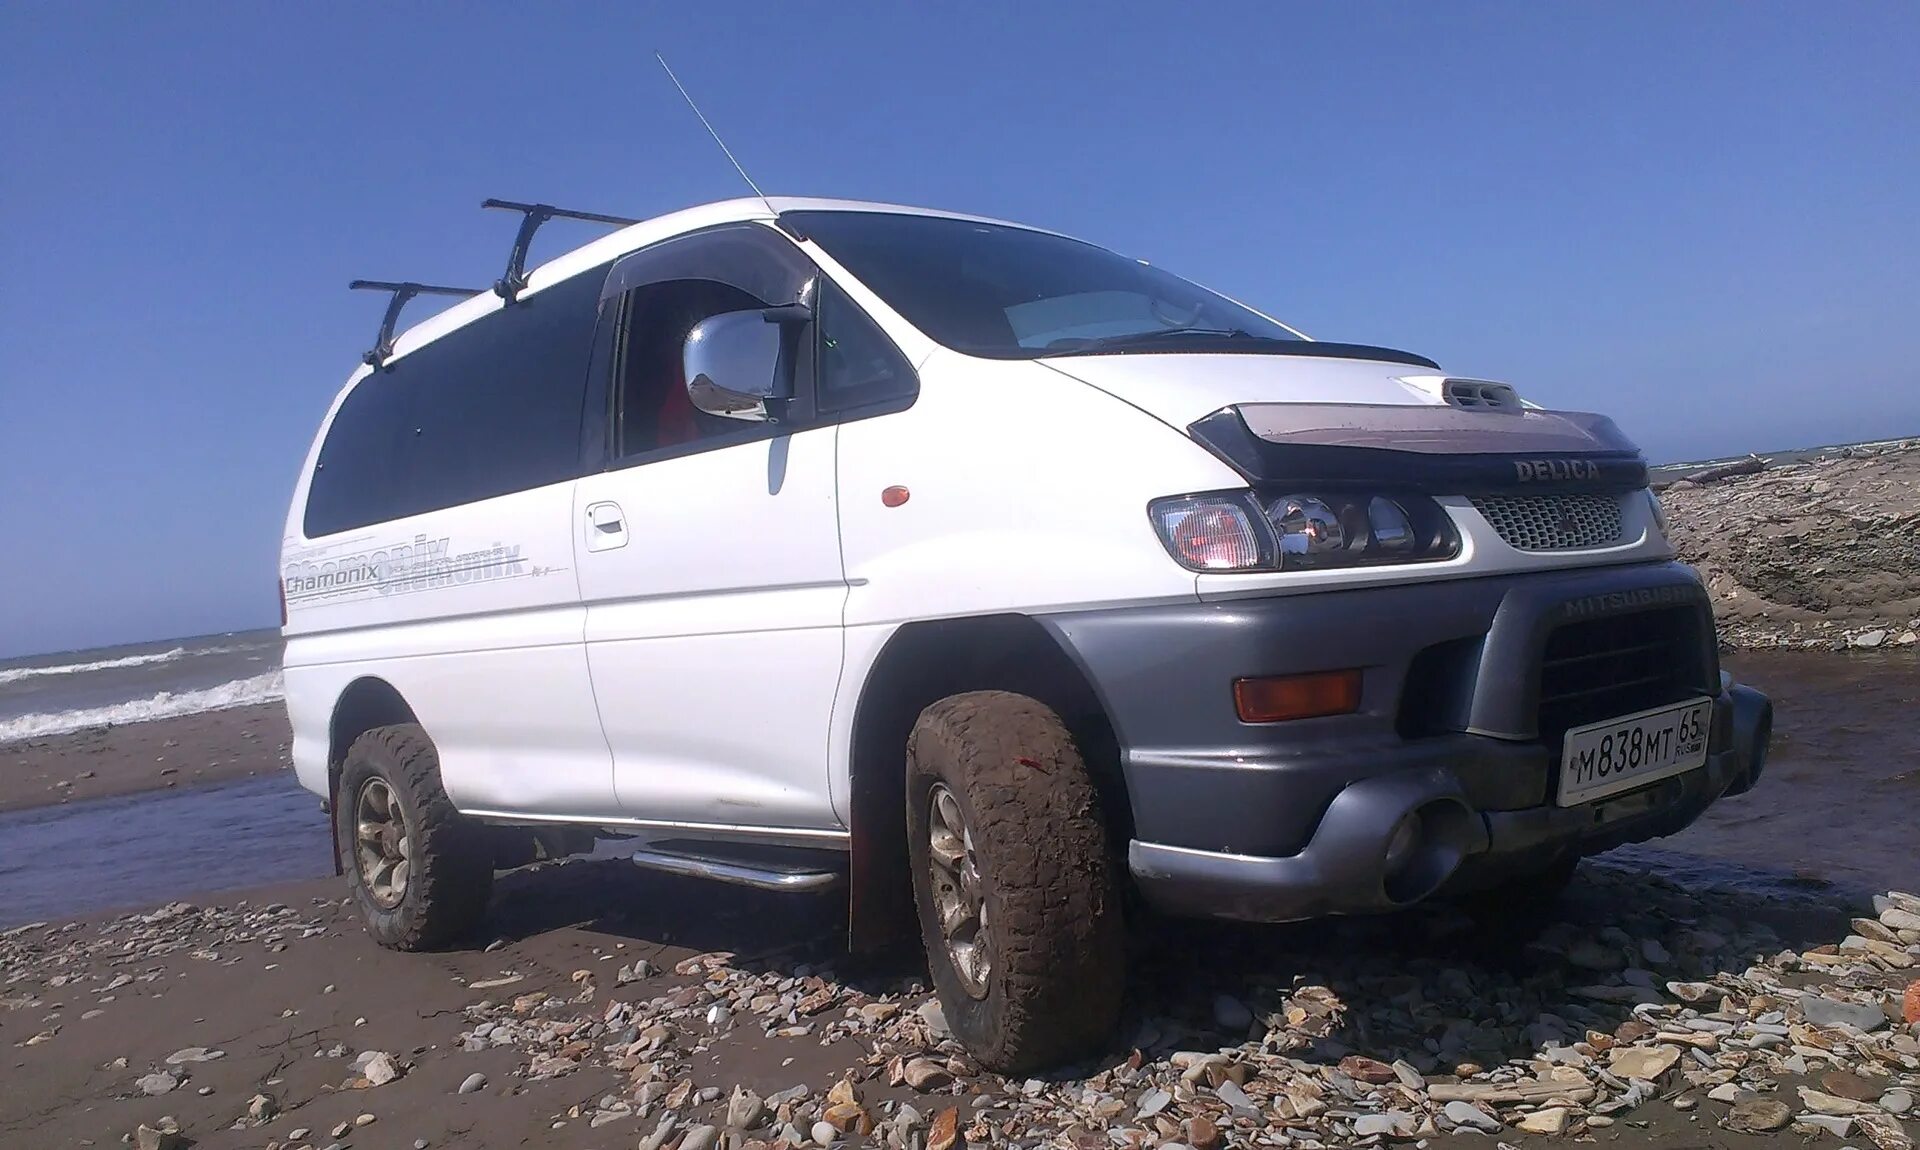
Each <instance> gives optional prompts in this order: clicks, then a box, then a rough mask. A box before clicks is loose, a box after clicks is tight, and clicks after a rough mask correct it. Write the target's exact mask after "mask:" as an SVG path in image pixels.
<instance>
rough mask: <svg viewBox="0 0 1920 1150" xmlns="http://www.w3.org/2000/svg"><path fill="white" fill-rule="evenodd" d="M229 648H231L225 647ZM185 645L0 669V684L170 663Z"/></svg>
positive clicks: (184, 651)
mask: <svg viewBox="0 0 1920 1150" xmlns="http://www.w3.org/2000/svg"><path fill="white" fill-rule="evenodd" d="M227 649H228V650H231V648H227ZM213 653H214V652H213V651H196V652H195V654H198V655H211V654H213ZM186 655H187V649H186V648H185V647H175V648H174V649H173V650H171V651H159V652H156V653H154V654H151V655H126V656H123V657H121V658H118V659H101V660H100V661H98V662H95V663H61V664H59V665H58V666H54V667H12V668H9V669H7V670H5V671H0V686H5V685H6V684H8V683H17V682H19V681H20V680H21V679H37V678H39V677H41V676H42V675H83V674H85V673H86V672H88V671H111V670H113V669H114V668H116V667H144V666H146V665H147V664H149V663H171V662H173V661H174V660H175V659H184V658H186Z"/></svg>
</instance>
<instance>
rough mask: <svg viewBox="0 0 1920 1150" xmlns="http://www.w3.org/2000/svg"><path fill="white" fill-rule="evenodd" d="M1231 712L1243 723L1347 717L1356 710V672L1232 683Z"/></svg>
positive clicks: (1358, 685)
mask: <svg viewBox="0 0 1920 1150" xmlns="http://www.w3.org/2000/svg"><path fill="white" fill-rule="evenodd" d="M1233 709H1234V710H1235V711H1237V712H1239V715H1240V721H1241V722H1243V723H1281V722H1285V721H1286V720H1288V719H1317V718H1321V717H1323V716H1326V715H1351V714H1352V713H1353V712H1355V711H1357V710H1359V709H1360V672H1359V671H1358V670H1352V671H1315V672H1313V673H1312V674H1309V675H1276V676H1272V677H1270V678H1262V679H1235V680H1234V682H1233Z"/></svg>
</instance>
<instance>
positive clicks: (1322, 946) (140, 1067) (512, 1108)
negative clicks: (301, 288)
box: [0, 862, 1920, 1150]
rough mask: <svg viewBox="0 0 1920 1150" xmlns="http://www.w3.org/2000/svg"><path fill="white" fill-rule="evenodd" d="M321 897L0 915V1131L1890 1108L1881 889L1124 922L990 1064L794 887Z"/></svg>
mask: <svg viewBox="0 0 1920 1150" xmlns="http://www.w3.org/2000/svg"><path fill="white" fill-rule="evenodd" d="M333 889H335V888H333V887H332V886H331V884H317V885H316V884H308V885H307V886H306V887H302V888H299V889H295V890H289V891H286V892H276V893H280V894H282V895H283V897H281V898H280V899H279V900H277V901H275V900H273V899H272V897H271V896H269V898H268V899H267V900H262V899H259V898H251V899H247V900H244V901H237V902H214V903H208V904H203V905H195V904H188V903H180V904H174V905H170V906H167V907H163V908H161V909H159V910H157V911H152V912H148V913H143V914H135V915H126V916H121V917H117V918H112V919H108V920H105V921H100V922H95V923H88V924H80V925H67V926H48V925H41V924H33V925H28V926H23V927H19V928H15V929H13V930H9V931H7V932H5V934H4V935H0V1040H4V1042H5V1043H6V1054H5V1059H6V1072H5V1080H6V1082H7V1084H8V1088H7V1089H6V1090H5V1091H0V1143H4V1144H6V1145H18V1146H23V1147H25V1146H33V1147H39V1146H65V1145H102V1144H113V1143H117V1142H119V1141H121V1140H122V1139H123V1136H124V1139H125V1140H126V1141H128V1142H131V1143H133V1144H136V1145H138V1146H142V1147H149V1148H151V1147H177V1146H184V1145H189V1144H190V1145H194V1146H204V1147H250V1148H253V1150H260V1148H262V1147H265V1148H281V1150H286V1148H295V1147H306V1146H311V1147H314V1148H315V1150H320V1148H324V1147H340V1148H346V1147H376V1146H396V1147H406V1146H411V1147H424V1146H462V1147H465V1146H475V1147H487V1146H524V1145H541V1146H565V1147H636V1146H637V1147H641V1148H644V1150H710V1148H714V1147H736V1148H742V1150H744V1148H747V1147H755V1148H772V1147H778V1146H782V1145H784V1146H786V1147H791V1148H799V1147H825V1146H840V1145H845V1146H882V1145H884V1146H892V1147H900V1148H904V1150H952V1148H953V1147H957V1146H974V1147H986V1146H1008V1147H1014V1146H1019V1147H1038V1146H1057V1147H1068V1148H1073V1150H1116V1148H1117V1150H1134V1148H1146V1147H1161V1148H1178V1147H1183V1146H1184V1147H1191V1148H1193V1150H1216V1148H1218V1147H1224V1146H1274V1147H1293V1148H1298V1150H1312V1148H1315V1147H1350V1146H1367V1147H1372V1146H1385V1145H1393V1144H1401V1143H1410V1144H1416V1145H1418V1144H1423V1143H1426V1144H1432V1145H1438V1146H1447V1145H1456V1144H1457V1145H1484V1146H1493V1145H1495V1144H1496V1143H1497V1144H1506V1145H1514V1146H1528V1145H1545V1144H1549V1143H1554V1142H1557V1141H1563V1140H1574V1141H1579V1142H1599V1143H1603V1144H1608V1145H1616V1144H1617V1145H1638V1146H1677V1145H1686V1146H1689V1147H1737V1146H1757V1145H1764V1144H1767V1142H1768V1140H1769V1139H1772V1138H1775V1137H1782V1136H1786V1135H1794V1136H1797V1137H1799V1138H1804V1139H1818V1140H1820V1141H1822V1142H1823V1143H1825V1144H1828V1145H1833V1146H1836V1147H1838V1146H1841V1145H1851V1146H1855V1147H1857V1148H1860V1150H1865V1148H1866V1147H1874V1148H1877V1150H1908V1148H1910V1147H1911V1146H1912V1145H1913V1143H1912V1140H1911V1133H1910V1128H1911V1127H1912V1125H1913V1124H1914V1123H1915V1122H1916V1121H1920V1112H1916V1110H1915V1097H1916V1094H1920V898H1916V897H1915V896H1913V895H1910V894H1903V893H1898V892H1891V893H1888V894H1886V895H1884V896H1881V897H1880V898H1878V899H1875V900H1874V903H1873V913H1870V914H1859V915H1853V916H1851V917H1849V915H1848V914H1847V913H1846V912H1845V911H1844V910H1843V909H1842V908H1839V907H1837V906H1835V905H1833V904H1830V903H1822V902H1818V901H1809V902H1806V903H1804V904H1784V903H1782V902H1780V901H1779V900H1775V899H1755V898H1750V897H1743V896H1731V895H1725V894H1703V893H1701V892H1696V891H1688V890H1684V889H1681V888H1680V887H1678V886H1676V885H1674V884H1672V883H1668V882H1665V881H1662V880H1660V879H1657V878H1654V877H1651V876H1649V875H1646V874H1644V873H1640V872H1637V871H1633V870H1630V869H1623V868H1620V867H1617V866H1611V865H1606V864H1604V863H1594V862H1589V863H1588V864H1587V865H1586V866H1585V867H1584V868H1583V872H1582V875H1581V877H1580V879H1579V880H1578V881H1577V882H1576V884H1575V887H1574V889H1573V891H1572V892H1571V893H1570V896H1569V897H1568V899H1567V900H1565V902H1564V903H1563V905H1562V906H1561V908H1560V909H1558V910H1557V911H1555V912H1554V913H1553V914H1552V915H1550V916H1546V917H1541V918H1537V919H1525V918H1502V919H1497V920H1489V919H1488V918H1486V917H1484V915H1483V916H1480V917H1476V915H1474V914H1471V913H1469V912H1467V911H1465V910H1462V909H1459V908H1453V907H1444V906H1435V907H1430V908H1427V909H1423V910H1421V911H1418V912H1416V913H1413V914H1408V915H1402V916H1396V917H1394V918H1390V919H1379V920H1351V921H1341V922H1333V923H1327V924H1320V925H1316V926H1307V927H1298V928H1287V929H1279V930H1276V929H1257V930H1256V929H1248V928H1231V927H1217V926H1206V925H1193V924H1183V923H1166V924H1154V928H1153V929H1151V930H1149V931H1143V932H1140V933H1139V934H1138V935H1137V939H1136V942H1135V944H1134V945H1135V948H1136V951H1137V953H1136V954H1135V956H1134V967H1135V970H1136V976H1135V985H1134V986H1133V988H1132V993H1131V995H1130V1002H1132V1003H1134V1004H1135V1006H1134V1013H1133V1015H1132V1016H1131V1017H1130V1018H1129V1019H1128V1021H1127V1023H1126V1025H1125V1027H1124V1029H1123V1037H1122V1040H1121V1041H1120V1042H1118V1043H1117V1044H1116V1045H1115V1047H1114V1048H1113V1050H1112V1051H1111V1052H1110V1054H1109V1055H1108V1056H1106V1057H1104V1058H1102V1059H1100V1060H1098V1061H1096V1062H1093V1063H1089V1064H1085V1065H1081V1066H1077V1067H1070V1068H1066V1069H1065V1070H1064V1071H1063V1072H1061V1073H1059V1074H1056V1075H1050V1076H1047V1077H1043V1078H1033V1079H1005V1078H1001V1077H999V1076H997V1075H994V1074H990V1073H986V1072H983V1071H982V1070H981V1069H980V1068H979V1067H978V1066H976V1065H975V1064H974V1063H973V1062H972V1061H971V1060H970V1059H969V1058H968V1057H967V1055H966V1052H965V1051H964V1050H962V1049H961V1048H960V1047H959V1046H958V1045H957V1044H955V1043H954V1042H953V1041H952V1039H951V1037H950V1036H949V1035H948V1033H947V1031H946V1029H945V1025H944V1020H943V1018H942V1017H941V1014H940V1011H939V1008H938V1006H937V1005H935V1004H934V1003H933V1001H932V999H931V997H930V996H929V995H928V993H927V992H926V990H925V988H924V986H923V984H922V982H921V980H920V979H919V978H918V977H916V976H913V975H910V974H905V973H900V972H894V973H888V972H886V971H870V970H869V971H862V970H860V969H858V968H856V967H853V966H852V965H850V964H849V963H848V962H847V961H846V960H845V959H844V958H841V957H839V956H837V955H836V954H835V951H834V948H833V946H832V944H831V941H830V940H831V938H832V936H833V933H834V927H835V925H836V923H835V915H834V908H832V907H831V906H828V905H826V903H825V902H805V901H801V900H793V899H787V900H780V899H777V898H775V897H773V896H755V895H751V894H749V893H747V892H737V891H725V892H720V893H718V894H717V895H716V892H714V891H712V890H710V889H703V888H698V887H695V886H691V885H686V884H682V883H679V882H677V881H675V880H667V879H661V878H656V877H649V876H646V875H644V874H642V873H640V872H636V871H633V870H632V869H631V868H627V867H625V866H623V865H622V864H619V863H606V862H572V863H562V864H555V865H548V866H545V867H538V868H533V869H531V870H528V871H522V872H517V873H516V874H514V875H512V876H509V877H508V879H507V880H504V881H503V892H502V895H501V896H500V899H499V902H498V904H497V906H496V915H495V925H496V929H498V930H499V931H500V932H501V933H500V937H499V938H498V939H497V940H496V941H495V942H494V943H492V944H491V945H487V946H484V947H481V946H478V945H476V946H475V947H473V948H472V949H470V950H466V951H460V952H455V953H448V954H442V955H437V956H409V955H400V954H393V953H390V952H385V951H381V950H378V949H377V948H375V947H373V946H372V945H371V944H370V943H369V942H368V940H367V939H366V938H365V936H364V934H363V933H362V931H361V930H360V928H359V926H358V924H357V921H356V920H355V919H354V918H353V917H352V914H351V911H350V909H348V908H345V907H343V906H342V905H341V904H340V903H339V902H337V901H336V900H335V899H333V898H332V897H329V896H328V895H329V894H330V893H331V891H332V890H333ZM321 891H325V892H328V893H318V892H321ZM610 908H611V909H610ZM669 940H677V941H669ZM714 940H726V941H728V942H729V943H730V944H731V945H730V946H729V947H728V948H727V949H724V950H711V949H707V944H708V943H710V942H712V941H714Z"/></svg>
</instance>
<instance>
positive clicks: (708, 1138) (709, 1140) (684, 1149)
mask: <svg viewBox="0 0 1920 1150" xmlns="http://www.w3.org/2000/svg"><path fill="white" fill-rule="evenodd" d="M719 1137H720V1130H719V1128H718V1127H714V1126H695V1127H694V1128H693V1129H691V1130H688V1131H687V1133H686V1137H684V1138H682V1139H680V1147H679V1150H712V1148H713V1144H714V1142H715V1141H717V1140H718V1139H719Z"/></svg>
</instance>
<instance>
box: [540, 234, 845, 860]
mask: <svg viewBox="0 0 1920 1150" xmlns="http://www.w3.org/2000/svg"><path fill="white" fill-rule="evenodd" d="M810 274H811V273H810V267H809V265H806V263H805V260H804V257H802V256H800V255H799V253H798V252H797V251H796V250H794V249H793V248H792V247H791V245H789V244H787V243H786V241H785V240H784V239H783V238H782V237H779V236H778V235H776V234H774V233H771V232H770V231H768V230H767V229H764V228H761V227H759V226H757V225H735V226H731V227H726V228H720V229H715V230H714V231H712V232H707V233H696V234H695V235H692V236H688V237H683V238H682V239H679V240H676V241H671V242H669V243H668V244H664V245H661V246H660V247H658V248H655V249H648V250H647V251H644V252H641V253H637V254H636V255H635V256H632V257H628V260H627V261H623V262H622V263H621V264H617V265H616V266H615V269H614V272H613V274H612V275H611V276H610V277H609V279H608V282H607V287H606V294H607V296H608V302H607V306H605V307H603V309H602V313H603V317H605V318H603V322H609V321H610V322H614V323H617V324H618V328H617V334H616V339H615V344H614V354H613V356H612V363H611V365H610V370H608V371H607V372H606V373H605V374H606V382H605V387H604V390H605V393H606V395H605V399H606V402H605V409H604V410H605V416H604V421H603V422H604V424H605V433H606V440H607V468H606V470H605V471H603V472H601V473H599V474H594V475H589V476H587V477H585V478H583V479H582V480H580V481H579V482H578V483H577V484H576V485H575V493H574V524H575V529H576V539H575V554H576V556H577V564H576V565H577V570H578V572H579V578H580V589H581V594H582V598H583V600H584V602H585V604H586V612H587V618H586V641H587V659H588V663H589V666H590V669H591V673H592V677H593V687H594V695H595V699H596V703H597V706H598V708H599V712H600V721H601V725H602V727H603V729H604V730H605V732H606V738H607V742H608V744H609V745H610V747H611V748H612V751H613V769H614V789H615V793H616V795H617V798H618V801H619V804H620V807H621V810H622V812H623V815H624V816H625V817H626V818H628V819H630V820H633V821H635V822H638V823H642V824H646V825H662V826H669V827H671V826H694V827H750V828H753V829H756V830H761V831H766V830H774V831H780V830H791V831H799V832H802V833H803V834H804V833H805V832H814V833H818V834H822V835H836V834H837V832H838V828H839V822H838V820H837V819H836V818H835V816H834V813H833V808H832V804H831V801H830V798H829V793H828V785H827V734H828V729H829V725H830V722H831V719H832V715H833V706H834V693H835V688H836V685H837V683H838V680H839V675H840V663H841V622H842V613H843V611H844V608H845V604H846V597H847V585H846V580H845V578H844V576H843V574H842V568H841V563H840V536H839V523H838V515H837V511H836V507H835V490H834V439H835V436H836V435H837V433H838V428H837V427H834V426H832V425H821V424H819V423H818V422H817V421H813V422H812V424H811V425H810V426H809V425H807V424H805V423H802V424H800V425H798V428H797V429H794V430H789V428H788V426H783V425H776V424H770V423H751V422H743V421H739V420H732V419H724V418H718V417H714V416H709V415H706V414H705V413H702V412H700V411H698V410H696V409H695V408H694V407H693V405H692V402H691V401H690V400H689V399H688V398H687V393H686V385H685V380H684V379H683V378H682V374H681V352H682V346H683V344H684V342H685V339H686V335H687V332H688V330H689V329H690V328H691V327H692V326H693V325H694V324H695V323H697V322H699V321H700V320H701V319H704V318H707V317H708V316H711V315H715V314H719V313H721V312H726V311H736V310H745V309H748V308H759V307H767V306H772V305H776V304H784V303H791V302H794V300H795V298H796V294H795V293H797V292H804V291H805V290H806V287H807V284H808V283H809V282H810V281H809V279H808V278H807V277H808V276H809V275H810ZM589 402H590V403H591V402H592V400H591V399H590V401H589ZM590 415H591V413H590ZM589 426H590V428H591V426H592V420H591V418H590V421H589Z"/></svg>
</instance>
